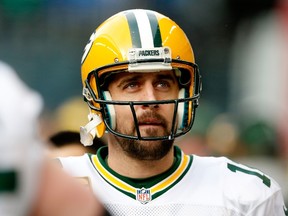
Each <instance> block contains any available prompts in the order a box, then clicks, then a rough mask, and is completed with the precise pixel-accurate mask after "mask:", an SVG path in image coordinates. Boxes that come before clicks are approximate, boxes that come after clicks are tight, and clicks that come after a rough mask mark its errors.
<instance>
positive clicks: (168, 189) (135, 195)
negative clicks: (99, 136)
mask: <svg viewBox="0 0 288 216" xmlns="http://www.w3.org/2000/svg"><path fill="white" fill-rule="evenodd" d="M174 148H175V151H174V152H175V153H174V155H175V162H174V164H173V166H172V167H171V168H170V169H169V170H167V171H166V172H165V173H162V174H159V175H157V176H154V177H150V178H147V179H132V178H127V177H125V176H121V175H119V174H117V173H116V172H114V171H113V170H112V169H110V168H109V167H108V166H107V164H106V162H105V158H106V156H107V153H108V149H107V147H103V148H101V149H99V151H98V152H97V154H96V155H94V154H85V155H83V156H80V157H79V156H77V157H66V158H59V159H60V161H61V163H62V165H63V167H64V169H65V170H67V171H68V172H69V173H70V174H72V175H73V176H75V177H79V178H82V179H87V182H88V183H89V185H90V187H91V188H92V190H93V191H94V193H95V194H96V196H97V197H98V198H99V199H100V200H101V201H102V202H103V204H104V206H105V207H106V208H107V210H108V211H109V212H110V213H111V215H123V216H129V215H137V216H141V215H143V216H147V215H157V216H158V215H161V216H164V215H173V216H175V215H179V216H185V215H189V216H190V215H197V216H244V215H245V216H285V215H287V209H286V207H285V206H284V201H283V197H282V192H281V189H280V187H279V185H278V184H277V183H276V182H275V181H274V180H273V179H272V178H270V177H269V176H267V175H265V174H263V173H262V172H261V171H259V170H256V169H253V168H249V167H247V166H244V165H241V164H237V163H235V162H233V161H231V160H229V159H227V158H225V157H199V156H196V155H185V154H184V153H183V152H182V151H181V150H180V149H179V148H178V147H176V146H175V147H174Z"/></svg>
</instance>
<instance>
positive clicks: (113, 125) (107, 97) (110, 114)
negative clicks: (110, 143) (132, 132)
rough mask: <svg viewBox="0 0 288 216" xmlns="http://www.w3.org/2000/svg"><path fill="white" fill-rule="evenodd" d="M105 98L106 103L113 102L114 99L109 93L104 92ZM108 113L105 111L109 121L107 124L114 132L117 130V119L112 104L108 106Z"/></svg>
mask: <svg viewBox="0 0 288 216" xmlns="http://www.w3.org/2000/svg"><path fill="white" fill-rule="evenodd" d="M103 97H104V100H106V101H111V100H112V97H111V94H110V93H109V91H103ZM105 106H106V111H105V117H106V119H107V123H108V124H109V126H110V127H111V128H112V129H113V130H114V129H115V128H116V119H115V115H116V113H115V108H114V105H112V104H106V105H105Z"/></svg>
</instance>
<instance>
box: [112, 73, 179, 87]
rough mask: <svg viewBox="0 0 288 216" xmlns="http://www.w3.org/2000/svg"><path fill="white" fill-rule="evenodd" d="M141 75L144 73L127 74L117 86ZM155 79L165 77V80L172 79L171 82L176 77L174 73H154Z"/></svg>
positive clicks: (137, 78) (174, 80)
mask: <svg viewBox="0 0 288 216" xmlns="http://www.w3.org/2000/svg"><path fill="white" fill-rule="evenodd" d="M143 76H145V74H136V73H135V74H131V75H128V76H127V77H125V78H123V79H122V80H121V81H120V83H119V84H117V87H121V86H122V85H123V84H124V83H127V82H132V81H137V80H139V79H141V78H142V77H143ZM156 79H159V80H161V79H166V80H170V81H172V82H173V83H175V82H176V77H175V75H173V74H171V73H169V74H157V75H156Z"/></svg>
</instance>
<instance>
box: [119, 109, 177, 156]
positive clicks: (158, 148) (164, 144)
mask: <svg viewBox="0 0 288 216" xmlns="http://www.w3.org/2000/svg"><path fill="white" fill-rule="evenodd" d="M147 118H155V119H158V120H159V122H161V125H162V127H163V128H166V130H165V131H163V134H159V133H158V130H156V129H151V128H150V129H146V130H145V132H146V134H147V135H148V136H150V137H157V136H168V135H169V134H170V132H169V130H167V128H168V126H167V122H166V120H165V118H163V117H162V116H161V115H159V114H157V113H153V112H146V113H144V114H143V115H142V116H140V117H139V118H138V119H137V121H138V124H139V122H145V119H147ZM116 130H117V131H119V132H121V129H120V128H117V127H116ZM122 133H123V132H122ZM123 134H126V135H133V134H136V128H135V126H134V128H132V129H131V130H130V131H129V132H128V131H126V132H124V133H123ZM115 139H116V140H117V142H118V143H119V146H120V147H121V148H122V150H123V151H124V152H126V154H127V155H129V157H132V158H135V159H138V160H159V159H161V158H163V157H164V156H165V155H167V154H168V152H169V151H170V150H171V148H172V146H173V143H174V139H171V140H170V139H167V140H153V141H152V140H134V139H128V138H122V137H118V136H115Z"/></svg>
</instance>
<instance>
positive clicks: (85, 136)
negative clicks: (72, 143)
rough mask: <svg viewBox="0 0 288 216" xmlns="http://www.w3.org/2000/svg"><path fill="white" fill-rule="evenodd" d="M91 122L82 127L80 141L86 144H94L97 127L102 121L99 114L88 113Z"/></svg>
mask: <svg viewBox="0 0 288 216" xmlns="http://www.w3.org/2000/svg"><path fill="white" fill-rule="evenodd" d="M88 119H89V122H88V124H86V125H85V126H81V127H80V142H81V143H82V144H83V145H84V146H91V145H93V139H94V138H95V136H96V130H97V129H96V127H97V126H98V125H99V124H101V123H102V119H101V117H100V116H99V115H97V114H94V113H90V114H89V115H88Z"/></svg>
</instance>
